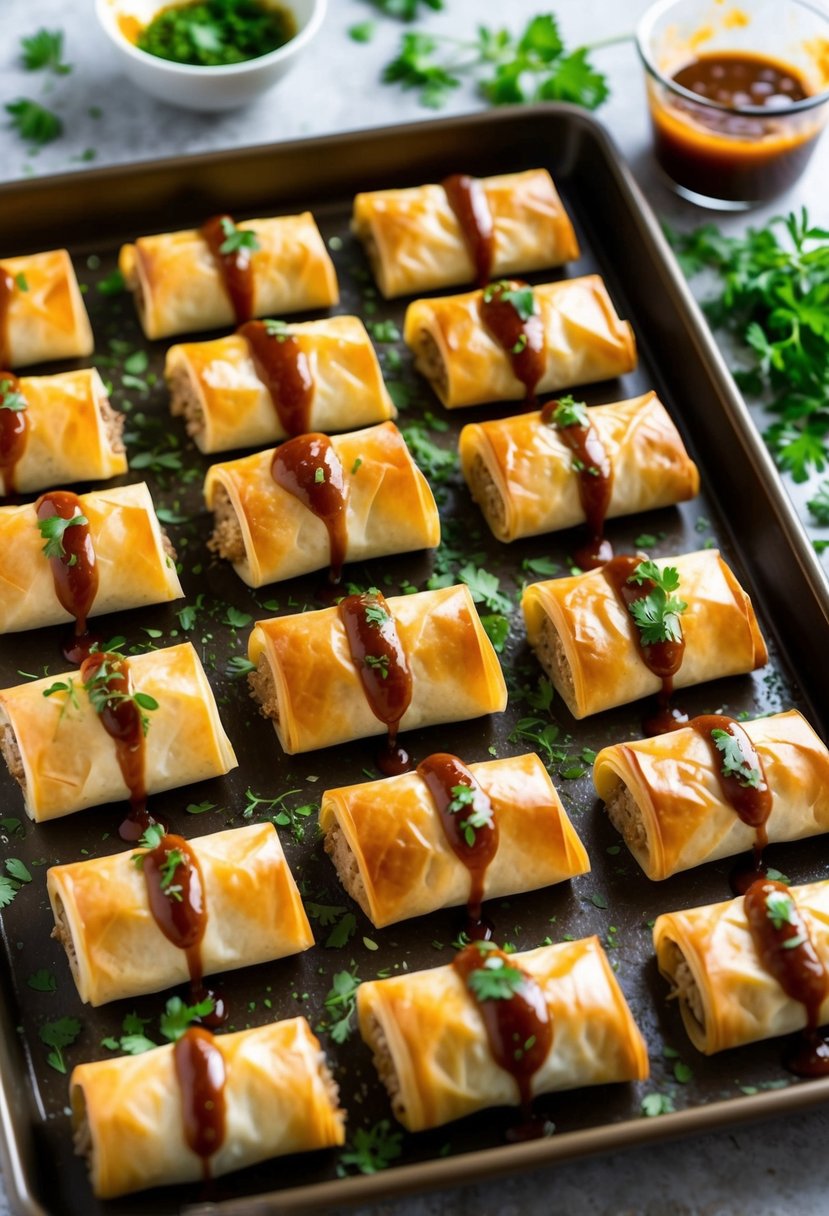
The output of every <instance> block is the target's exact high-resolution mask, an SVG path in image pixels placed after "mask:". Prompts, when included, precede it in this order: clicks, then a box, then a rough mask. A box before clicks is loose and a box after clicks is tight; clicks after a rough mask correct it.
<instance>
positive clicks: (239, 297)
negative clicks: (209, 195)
mask: <svg viewBox="0 0 829 1216" xmlns="http://www.w3.org/2000/svg"><path fill="white" fill-rule="evenodd" d="M199 232H200V234H201V236H202V238H203V239H204V240H205V241H206V242H207V246H208V248H209V250H210V252H211V254H212V255H213V260H214V262H215V263H216V266H217V267H218V270H219V274H220V275H221V277H222V282H223V283H224V285H225V290H226V291H227V294H228V296H229V297H230V303H231V305H232V307H233V315H234V316H235V318H236V324H237V325H241V324H242V322H243V321H248V320H249V319H250V318H251V317H252V316H253V267H252V266H251V261H250V255H251V252H252V251H253V250H254V249H258V248H259V242H258V241H257V240H256V235H255V233H253V232H252V231H251V230H250V229H249V228H246V229H244V230H241V229H239V228H237V227H236V225H235V223H234V222H233V218H232V216H229V215H213V216H211V217H210V219H209V220H205V222H204V223H203V224H202V226H201V228H200V229H199Z"/></svg>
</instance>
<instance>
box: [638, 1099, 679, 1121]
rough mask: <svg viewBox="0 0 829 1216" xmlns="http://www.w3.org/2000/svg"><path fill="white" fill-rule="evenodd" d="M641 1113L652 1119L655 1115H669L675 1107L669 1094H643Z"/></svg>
mask: <svg viewBox="0 0 829 1216" xmlns="http://www.w3.org/2000/svg"><path fill="white" fill-rule="evenodd" d="M641 1109H642V1114H643V1115H644V1116H645V1117H646V1118H648V1119H653V1118H655V1117H656V1115H670V1114H672V1113H673V1111H674V1110H675V1109H676V1107H675V1106H674V1103H673V1098H671V1097H670V1095H669V1094H645V1096H644V1098H643V1099H642V1108H641Z"/></svg>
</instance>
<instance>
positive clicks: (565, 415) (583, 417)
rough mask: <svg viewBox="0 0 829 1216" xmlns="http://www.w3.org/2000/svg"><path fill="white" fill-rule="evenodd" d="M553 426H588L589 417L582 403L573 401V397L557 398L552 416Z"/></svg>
mask: <svg viewBox="0 0 829 1216" xmlns="http://www.w3.org/2000/svg"><path fill="white" fill-rule="evenodd" d="M551 420H552V423H553V426H557V427H567V426H589V425H590V415H589V414H588V412H587V406H586V405H585V403H584V402H583V401H575V400H574V399H573V397H571V396H567V397H559V399H558V402H557V403H556V408H555V409H554V410H553V414H552V419H551Z"/></svg>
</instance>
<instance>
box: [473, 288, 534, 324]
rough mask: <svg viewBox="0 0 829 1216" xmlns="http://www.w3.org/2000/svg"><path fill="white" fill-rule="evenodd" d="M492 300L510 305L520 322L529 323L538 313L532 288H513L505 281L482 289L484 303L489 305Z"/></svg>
mask: <svg viewBox="0 0 829 1216" xmlns="http://www.w3.org/2000/svg"><path fill="white" fill-rule="evenodd" d="M493 300H495V301H496V302H497V303H499V304H510V305H512V307H513V309H514V310H515V312H516V313H517V314H518V316H519V318H520V319H521V320H522V321H529V319H530V317H533V316H535V314H536V312H537V311H538V308H537V306H536V302H535V293H534V292H533V289H532V287H514V286H513V285H512V283H510V282H509V281H508V280H507V279H501V280H500V281H499V282H498V283H490V284H489V286H488V287H485V288H484V303H485V304H490V303H492V301H493Z"/></svg>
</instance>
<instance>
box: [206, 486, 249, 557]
mask: <svg viewBox="0 0 829 1216" xmlns="http://www.w3.org/2000/svg"><path fill="white" fill-rule="evenodd" d="M213 515H214V518H215V521H216V523H215V527H214V528H213V535H212V536H211V537H210V540H209V541H208V542H207V547H208V549H210V550H211V551H212V552H213V553H218V555H219V557H223V558H224V559H225V561H228V562H243V561H244V560H245V541H244V537H243V536H242V528H241V525H240V524H239V517H238V515H237V514H236V511H235V510H234V507H233V503H232V502H231V501H230V495H229V494H228V492H227V490H226V489H225V487H224V486H223V485H217V486H216V489H215V492H214V494H213Z"/></svg>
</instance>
